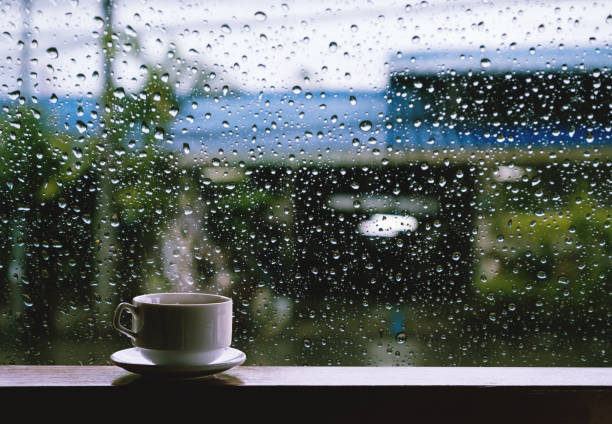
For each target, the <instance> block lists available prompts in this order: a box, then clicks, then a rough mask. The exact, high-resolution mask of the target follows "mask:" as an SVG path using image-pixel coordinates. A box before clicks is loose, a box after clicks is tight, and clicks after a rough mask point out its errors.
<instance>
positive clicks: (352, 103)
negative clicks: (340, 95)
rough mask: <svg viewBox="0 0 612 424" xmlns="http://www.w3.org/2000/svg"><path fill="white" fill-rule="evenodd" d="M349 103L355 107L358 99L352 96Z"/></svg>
mask: <svg viewBox="0 0 612 424" xmlns="http://www.w3.org/2000/svg"><path fill="white" fill-rule="evenodd" d="M349 103H350V104H351V105H353V106H355V105H356V104H357V99H356V98H355V96H351V97H350V98H349Z"/></svg>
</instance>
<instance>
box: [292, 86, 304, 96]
mask: <svg viewBox="0 0 612 424" xmlns="http://www.w3.org/2000/svg"><path fill="white" fill-rule="evenodd" d="M291 91H292V92H293V94H300V93H301V92H302V87H300V86H299V85H294V86H293V88H292V89H291Z"/></svg>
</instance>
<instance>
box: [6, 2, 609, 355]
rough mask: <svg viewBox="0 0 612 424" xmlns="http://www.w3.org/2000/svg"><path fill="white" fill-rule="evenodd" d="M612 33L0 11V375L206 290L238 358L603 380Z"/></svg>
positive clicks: (340, 13) (564, 17)
mask: <svg viewBox="0 0 612 424" xmlns="http://www.w3.org/2000/svg"><path fill="white" fill-rule="evenodd" d="M610 12H612V10H610V4H609V3H606V2H588V3H587V2H579V1H555V2H549V1H531V2H521V1H483V2H480V1H447V0H440V1H437V0H432V1H420V2H414V3H405V2H394V1H380V2H377V1H373V2H372V1H367V2H366V1H359V0H356V1H348V2H347V1H342V2H328V1H318V0H314V1H313V0H311V1H308V2H304V1H295V2H290V1H285V2H283V1H281V2H257V4H255V3H253V2H248V1H225V2H222V1H219V2H212V1H205V2H198V1H193V2H189V1H181V2H170V1H142V2H138V3H134V2H128V1H111V0H99V1H96V0H72V1H63V0H57V1H54V2H47V1H36V0H22V1H3V0H0V16H1V17H2V19H1V20H0V21H1V22H3V23H2V27H1V29H0V32H1V34H0V40H1V41H0V54H2V57H3V60H2V64H0V105H1V107H2V110H1V111H0V187H1V189H0V218H1V219H0V364H108V363H109V355H110V354H111V353H113V352H114V351H116V350H119V349H123V348H126V347H129V346H130V342H129V340H128V339H127V338H125V337H123V336H120V335H119V334H118V333H117V332H116V331H114V330H113V329H112V325H111V321H112V320H111V318H112V314H113V311H114V309H115V307H116V305H117V304H118V303H119V302H122V301H131V299H132V297H133V296H136V295H139V294H142V293H149V292H163V291H201V292H213V293H220V294H224V295H227V296H230V297H232V298H233V300H234V313H235V320H234V341H233V346H235V347H236V348H238V349H241V350H243V351H244V352H246V354H247V365H398V366H419V365H429V366H432V365H441V366H456V365H463V366H470V365H478V366H487V365H492V366H607V365H608V360H609V350H610V335H609V329H610V320H611V317H610V310H611V306H612V301H611V298H610V291H611V287H610V280H611V277H612V261H611V255H612V229H611V228H610V221H611V219H612V195H611V193H612V178H611V177H612V161H611V155H610V151H611V149H610V147H611V129H612V126H611V123H612V120H611V107H612V102H611V100H612V98H611V97H610V86H611V84H612V78H611V74H610V63H612V60H611V51H610V38H611V37H610V36H611V35H612V15H610ZM127 318H128V317H126V319H127Z"/></svg>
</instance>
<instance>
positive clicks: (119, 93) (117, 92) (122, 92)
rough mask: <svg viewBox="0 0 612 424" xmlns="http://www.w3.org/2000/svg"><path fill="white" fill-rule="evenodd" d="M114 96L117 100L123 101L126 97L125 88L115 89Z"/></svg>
mask: <svg viewBox="0 0 612 424" xmlns="http://www.w3.org/2000/svg"><path fill="white" fill-rule="evenodd" d="M113 96H115V97H116V98H117V99H123V98H124V97H125V90H124V89H123V87H119V88H117V89H115V91H113Z"/></svg>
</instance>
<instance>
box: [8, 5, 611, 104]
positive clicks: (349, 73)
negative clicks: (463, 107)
mask: <svg viewBox="0 0 612 424" xmlns="http://www.w3.org/2000/svg"><path fill="white" fill-rule="evenodd" d="M611 13H612V2H611V1H496V0H490V1H482V0H478V1H449V0H430V1H416V2H406V1H389V0H385V1H349V0H345V1H324V0H308V1H289V0H281V1H278V2H264V1H247V0H237V1H208V0H206V1H180V2H179V1H177V2H175V1H159V0H155V1H127V0H126V1H117V2H115V19H114V26H115V30H116V31H117V32H123V33H126V34H128V35H132V36H136V37H137V38H138V40H139V43H140V45H141V51H140V53H139V54H138V55H136V54H134V50H133V49H132V50H131V51H130V46H129V45H122V51H121V53H120V54H119V55H118V57H117V61H116V63H115V65H114V69H115V72H116V81H117V83H118V84H120V85H122V86H124V87H125V88H126V89H128V90H129V89H136V88H137V87H138V86H139V85H141V84H142V81H143V78H142V77H143V75H144V73H143V71H142V70H141V69H140V66H141V65H143V64H149V65H151V64H160V63H161V64H162V65H164V66H166V67H167V66H170V64H172V63H174V64H176V57H169V55H168V52H171V51H175V52H176V56H178V57H180V58H181V59H184V64H185V65H186V73H185V71H183V73H182V77H181V78H182V85H181V86H179V91H180V90H187V89H188V88H189V86H190V84H191V83H192V82H193V79H190V78H188V77H187V76H189V77H193V76H194V75H199V74H200V73H202V72H203V71H204V70H208V71H210V70H212V71H214V72H215V74H216V75H217V79H216V80H217V81H223V83H226V84H229V85H232V86H237V87H239V88H240V89H242V90H248V91H260V90H263V91H269V90H289V89H291V88H292V87H293V86H295V85H299V86H302V87H303V88H304V89H307V88H309V89H313V88H321V89H337V90H349V89H356V90H380V89H383V88H384V86H385V85H386V83H387V77H388V70H389V68H388V66H386V64H387V63H388V62H389V60H390V59H391V58H393V57H398V56H404V57H405V56H408V57H409V56H412V55H415V54H417V53H418V52H423V51H427V50H431V51H434V52H438V51H453V52H465V54H468V55H469V54H473V53H478V54H481V55H483V56H484V57H487V58H490V59H491V61H492V62H495V56H496V55H499V54H500V52H503V51H506V50H508V49H514V50H516V51H528V50H529V49H530V48H535V49H536V52H537V51H538V50H550V49H553V50H554V49H559V48H560V46H565V47H566V48H575V47H576V46H580V48H584V49H594V48H595V47H598V46H604V47H605V48H604V50H606V51H605V54H609V52H610V50H609V43H610V35H611V33H612V16H611V15H610V14H611ZM100 15H101V7H100V2H99V1H96V0H78V1H77V0H71V1H69V0H65V1H64V0H57V1H48V0H45V1H43V0H31V11H30V13H25V12H24V8H23V2H22V1H2V0H0V25H2V28H0V32H1V34H0V54H2V61H0V84H2V87H1V89H0V92H2V93H3V94H4V93H7V92H11V91H13V90H16V89H18V81H17V79H18V77H19V76H20V74H21V72H22V67H21V66H20V64H19V60H20V58H21V57H23V55H24V49H26V46H24V45H23V42H22V40H28V41H27V51H28V53H29V56H30V59H31V60H30V64H29V66H28V72H29V73H33V74H30V75H28V76H27V78H28V79H29V84H30V85H31V89H30V90H31V91H32V92H34V93H37V94H39V95H50V94H51V93H56V94H57V95H58V96H61V95H67V94H69V95H72V96H86V95H87V94H88V93H91V94H92V95H97V94H98V93H99V90H100V88H101V84H102V80H101V77H98V78H96V72H97V73H100V72H101V71H102V58H101V53H100V46H99V43H100V40H99V34H100V32H101V23H100V20H99V19H96V17H99V16H100ZM28 20H29V22H30V27H29V29H28V28H27V27H26V26H25V22H28ZM28 32H29V34H28V35H27V36H26V37H24V34H25V33H28ZM513 43H514V44H513ZM121 44H123V43H121ZM606 46H607V47H606ZM51 48H54V49H56V50H57V54H56V53H55V51H54V50H49V49H51Z"/></svg>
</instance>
